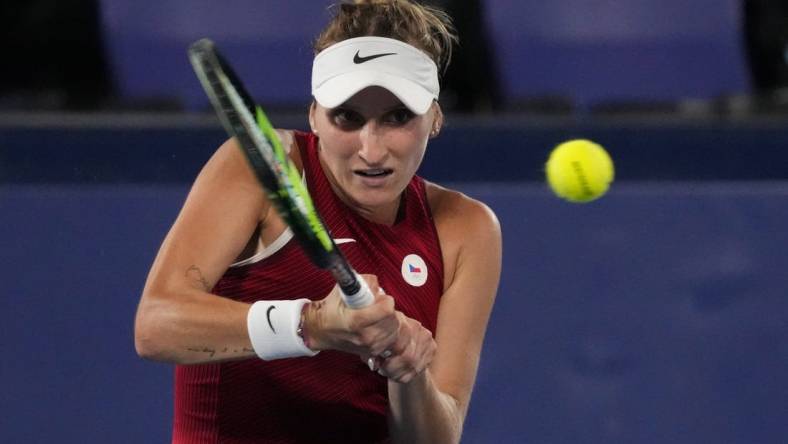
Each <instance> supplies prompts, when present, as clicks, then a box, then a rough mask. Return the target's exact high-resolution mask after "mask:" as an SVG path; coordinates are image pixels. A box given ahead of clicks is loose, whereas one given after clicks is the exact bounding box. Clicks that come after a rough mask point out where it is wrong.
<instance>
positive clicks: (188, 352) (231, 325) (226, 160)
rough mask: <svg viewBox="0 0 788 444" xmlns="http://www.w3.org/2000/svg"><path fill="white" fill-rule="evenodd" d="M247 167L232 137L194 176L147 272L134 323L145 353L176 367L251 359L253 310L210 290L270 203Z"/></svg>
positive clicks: (137, 342)
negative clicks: (248, 318)
mask: <svg viewBox="0 0 788 444" xmlns="http://www.w3.org/2000/svg"><path fill="white" fill-rule="evenodd" d="M245 162H246V161H245V159H244V158H243V157H242V155H241V153H240V151H239V150H238V147H237V146H236V142H235V141H234V140H232V139H231V140H229V141H227V142H225V143H224V144H223V145H222V146H221V147H220V148H219V149H218V150H217V151H216V153H215V154H214V155H213V157H212V158H211V159H210V160H209V161H208V163H207V164H206V165H205V167H204V168H203V170H202V171H201V172H200V174H199V176H198V177H197V179H196V181H195V183H194V185H193V187H192V189H191V191H190V192H189V195H188V197H187V198H186V202H185V203H184V206H183V208H182V209H181V212H180V214H179V215H178V218H177V219H176V221H175V223H174V224H173V226H172V228H171V229H170V232H169V233H168V234H167V237H166V238H165V239H164V242H163V243H162V245H161V248H160V249H159V253H158V255H157V257H156V260H155V261H154V263H153V266H152V267H151V270H150V272H149V274H148V280H147V282H146V284H145V288H144V290H143V293H142V298H141V300H140V304H139V307H138V309H137V316H136V320H135V335H134V339H135V345H136V348H137V352H138V354H139V355H140V356H142V357H144V358H149V359H155V360H161V361H168V362H174V363H199V362H209V361H218V360H226V359H233V358H243V357H250V356H254V350H252V347H251V343H250V341H249V336H248V333H247V330H246V315H247V312H248V310H249V305H248V304H244V303H241V302H237V301H233V300H230V299H227V298H223V297H219V296H216V295H213V294H211V293H210V290H211V289H212V288H213V286H214V284H216V282H217V281H218V280H219V278H220V277H221V276H222V274H223V273H224V272H225V270H226V269H227V267H229V265H230V264H231V263H232V262H233V261H234V260H235V259H236V258H237V257H238V255H239V254H240V253H241V252H242V251H243V250H244V248H245V247H246V245H247V243H249V241H250V239H251V238H252V236H253V234H254V233H255V231H256V230H257V228H258V226H259V224H260V222H261V219H262V216H263V215H264V214H265V213H266V212H267V210H268V208H267V207H268V206H270V205H269V204H268V200H267V198H266V196H265V195H264V193H263V191H262V190H261V188H260V186H259V185H258V184H257V182H256V179H255V178H254V176H253V175H252V172H251V170H250V168H249V167H248V166H247V165H246V164H245Z"/></svg>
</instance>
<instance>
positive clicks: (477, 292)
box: [389, 190, 501, 443]
mask: <svg viewBox="0 0 788 444" xmlns="http://www.w3.org/2000/svg"><path fill="white" fill-rule="evenodd" d="M440 193H441V194H443V195H444V197H442V198H441V199H439V202H440V203H439V204H437V205H433V214H434V216H435V223H436V227H437V228H438V235H439V237H440V241H441V248H442V250H443V256H444V272H445V288H446V290H445V291H444V294H443V296H442V297H441V303H440V309H439V312H438V324H437V330H436V334H435V341H436V342H437V354H436V356H435V358H434V360H433V361H432V364H431V365H430V367H429V369H428V370H427V371H425V372H422V373H421V374H420V375H418V376H417V377H416V378H414V379H413V380H412V381H410V382H409V383H407V384H400V383H396V382H393V381H389V405H390V427H391V433H392V438H393V440H394V442H398V443H421V442H423V443H456V442H459V440H460V437H461V435H462V427H463V422H464V420H465V415H466V413H467V410H468V405H469V402H470V397H471V391H472V389H473V384H474V381H475V380H476V371H477V369H478V365H479V357H480V354H481V348H482V342H483V341H484V334H485V331H486V328H487V321H488V320H489V316H490V311H491V310H492V305H493V301H494V300H495V294H496V291H497V288H498V281H499V277H500V271H501V230H500V226H499V224H498V220H497V219H496V217H495V215H494V214H493V213H492V211H491V210H489V209H488V208H487V207H486V206H484V205H483V204H481V203H479V202H476V201H474V200H472V199H469V198H467V197H465V196H462V195H460V194H458V193H452V192H448V191H445V190H440Z"/></svg>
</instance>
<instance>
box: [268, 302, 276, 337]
mask: <svg viewBox="0 0 788 444" xmlns="http://www.w3.org/2000/svg"><path fill="white" fill-rule="evenodd" d="M275 308H276V305H272V306H270V307H268V310H266V311H265V317H266V319H268V326H269V327H271V331H272V332H274V334H276V329H274V325H273V324H272V323H271V310H273V309H275Z"/></svg>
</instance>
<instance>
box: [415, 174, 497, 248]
mask: <svg viewBox="0 0 788 444" xmlns="http://www.w3.org/2000/svg"><path fill="white" fill-rule="evenodd" d="M424 185H425V192H426V194H427V202H428V203H429V206H430V211H431V212H432V217H433V220H434V221H435V227H436V228H437V230H438V235H439V236H440V237H441V241H442V243H443V241H444V240H450V241H453V242H460V243H464V242H465V239H469V238H470V237H488V236H491V235H492V236H495V237H499V236H500V231H501V228H500V224H499V222H498V218H497V217H496V215H495V212H493V210H492V209H490V207H488V206H487V205H486V204H484V203H483V202H481V201H479V200H476V199H474V198H472V197H469V196H467V195H465V194H463V193H461V192H459V191H456V190H451V189H448V188H445V187H442V186H440V185H438V184H435V183H432V182H428V181H426V180H425V181H424ZM469 234H472V235H473V236H468V235H469Z"/></svg>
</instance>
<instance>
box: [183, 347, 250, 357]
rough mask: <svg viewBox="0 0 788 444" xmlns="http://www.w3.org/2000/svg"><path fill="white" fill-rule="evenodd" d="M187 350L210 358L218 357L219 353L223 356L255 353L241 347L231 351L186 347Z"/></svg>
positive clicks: (225, 348)
mask: <svg viewBox="0 0 788 444" xmlns="http://www.w3.org/2000/svg"><path fill="white" fill-rule="evenodd" d="M186 350H187V351H190V352H194V353H203V354H207V355H208V357H209V358H213V357H214V356H216V354H217V353H219V354H223V355H227V354H236V355H237V354H245V353H254V350H253V349H251V348H247V347H241V348H240V349H237V348H233V349H230V347H224V348H222V349H221V350H219V351H217V350H216V349H215V348H212V347H186Z"/></svg>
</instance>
